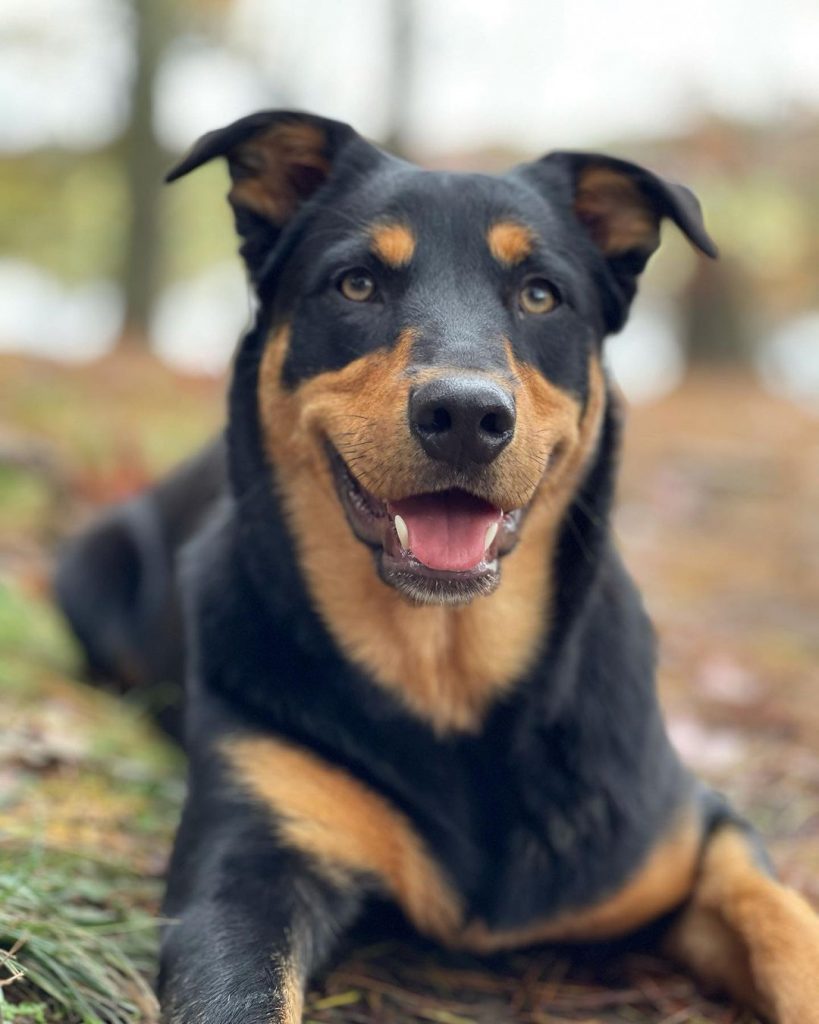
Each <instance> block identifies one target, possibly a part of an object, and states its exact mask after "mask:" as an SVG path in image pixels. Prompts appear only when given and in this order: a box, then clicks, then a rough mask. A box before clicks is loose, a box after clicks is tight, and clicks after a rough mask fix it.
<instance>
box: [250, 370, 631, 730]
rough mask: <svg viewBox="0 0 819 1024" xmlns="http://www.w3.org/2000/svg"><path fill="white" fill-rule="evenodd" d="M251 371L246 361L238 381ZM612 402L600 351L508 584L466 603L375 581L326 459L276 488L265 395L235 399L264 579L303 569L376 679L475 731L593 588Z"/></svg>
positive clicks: (255, 550) (254, 551) (281, 471)
mask: <svg viewBox="0 0 819 1024" xmlns="http://www.w3.org/2000/svg"><path fill="white" fill-rule="evenodd" d="M242 370H243V368H242V365H241V362H240V364H239V365H238V366H237V380H238V381H239V383H237V384H235V385H234V388H235V389H237V388H238V387H239V386H240V385H241V379H242ZM253 376H254V374H253V373H250V374H249V375H248V377H247V378H246V379H247V380H248V381H249V380H250V379H251V378H252V377H253ZM607 398H608V396H607V392H606V384H605V379H604V375H603V372H602V370H601V368H600V365H599V363H597V361H596V360H595V361H594V363H593V366H592V379H591V382H590V392H589V398H588V401H587V403H586V408H585V410H584V413H583V417H582V422H581V426H580V435H581V437H580V442H579V444H578V445H577V446H576V447H575V449H574V450H573V451H572V452H571V453H569V454H568V455H567V457H566V458H565V459H564V461H563V462H562V463H560V464H559V465H558V466H556V467H555V471H554V473H553V474H552V475H550V476H549V477H548V478H546V479H545V480H544V482H543V484H542V485H541V489H540V492H539V493H538V495H537V496H536V498H535V500H534V502H533V504H532V506H531V507H530V509H529V512H528V515H527V519H526V522H525V524H524V527H523V530H522V536H521V539H520V542H519V544H518V546H517V547H516V549H515V550H514V551H513V552H511V553H510V554H509V555H507V556H506V557H505V558H504V560H503V565H502V577H501V583H500V586H499V587H498V589H497V590H496V591H495V592H494V593H493V594H491V595H489V596H487V597H480V598H476V599H475V600H473V601H472V603H470V604H469V605H466V606H461V607H446V606H423V607H421V606H413V605H411V604H409V603H408V602H407V600H406V598H404V597H402V596H401V595H400V594H399V593H397V592H396V591H395V590H394V589H393V588H391V587H389V586H388V585H387V584H385V583H383V582H382V581H381V580H380V579H379V577H378V575H377V573H376V571H375V567H374V565H373V558H372V554H371V552H370V551H369V550H368V549H367V548H366V547H365V546H364V545H362V544H361V543H360V542H359V541H358V540H356V539H355V538H354V537H353V535H352V533H351V531H350V528H349V526H348V524H347V522H346V519H345V517H344V515H343V513H342V512H341V509H340V507H339V505H338V498H337V496H336V494H335V492H334V490H333V487H332V484H331V482H330V480H329V477H328V475H327V472H326V468H325V467H323V466H322V465H320V464H317V465H316V466H315V472H314V474H312V476H311V480H310V483H309V485H305V481H304V474H302V478H301V481H300V482H297V481H295V480H293V479H289V478H288V476H287V474H288V469H287V467H279V468H278V469H277V477H278V481H277V482H278V487H273V486H271V481H270V466H269V462H270V459H266V458H265V454H264V452H263V450H262V449H263V444H262V438H261V434H260V431H259V427H258V421H257V420H256V419H255V417H254V418H249V417H248V416H247V414H246V412H245V411H244V410H246V409H247V407H248V406H250V407H251V409H252V408H253V407H254V404H255V403H254V402H253V401H250V402H246V401H245V402H238V401H237V402H234V403H233V404H234V409H235V411H236V412H237V413H238V414H239V415H238V417H236V418H234V419H232V424H231V462H232V476H233V486H234V491H235V493H236V495H237V510H238V515H239V517H240V523H239V527H240V535H242V534H243V535H244V536H245V537H246V539H247V541H248V542H249V544H250V545H251V548H250V550H248V564H249V565H250V567H251V571H252V573H253V575H254V577H255V579H256V582H257V585H259V586H261V587H262V588H263V589H265V590H268V591H269V590H270V588H282V589H287V590H288V591H289V593H290V594H291V596H292V591H290V588H288V586H287V583H286V581H287V580H288V579H290V580H293V575H294V574H293V571H292V570H293V569H295V570H296V573H297V574H298V575H299V576H300V577H301V580H300V582H301V583H302V586H303V588H304V589H305V590H306V593H307V595H309V601H310V604H311V605H312V607H313V609H314V611H315V612H316V613H317V615H318V617H319V618H320V620H321V622H322V623H323V625H324V627H325V628H326V630H327V631H328V632H329V634H330V635H331V636H332V638H333V640H334V642H335V644H336V645H337V646H338V648H340V650H341V651H342V652H343V653H344V655H345V656H346V658H347V659H348V660H349V661H350V662H352V663H353V664H355V665H357V666H358V667H359V668H360V669H362V670H363V672H364V673H365V674H366V676H367V677H368V678H369V679H370V680H372V681H373V682H375V683H376V684H378V685H381V686H383V687H385V688H387V689H388V690H390V691H391V692H392V693H394V694H395V695H397V696H398V697H399V699H400V700H401V701H402V702H403V703H404V704H405V706H407V707H408V709H409V710H410V711H412V712H413V713H414V714H415V715H417V716H419V717H420V718H421V719H422V720H424V721H426V722H427V723H428V724H430V725H431V726H432V728H433V729H434V730H435V731H436V732H437V733H438V734H441V735H443V734H447V733H469V732H476V731H478V730H479V729H480V727H481V724H482V722H483V720H484V718H485V715H486V713H487V712H488V709H489V708H490V706H491V705H492V704H493V703H494V702H495V701H496V700H497V699H498V698H499V697H501V696H502V695H503V694H504V693H507V692H508V691H509V690H510V689H511V688H512V687H513V686H514V684H515V683H517V682H519V681H521V680H522V679H523V678H525V677H526V675H527V673H528V672H529V671H530V670H531V669H532V667H533V666H534V664H535V662H536V661H537V659H538V656H539V655H541V654H542V653H543V648H544V644H548V643H549V642H550V639H549V638H550V637H551V638H553V640H554V639H555V638H557V637H558V635H559V634H560V633H561V631H565V630H566V628H567V627H568V625H569V624H570V623H571V621H572V620H573V619H574V618H575V617H576V615H577V607H578V605H579V603H581V602H582V599H583V595H584V593H585V592H586V591H587V590H588V587H589V585H590V582H591V572H592V568H593V565H594V564H596V562H597V560H596V559H594V558H592V553H591V549H592V548H595V547H599V545H600V543H601V540H602V539H603V538H604V537H605V535H606V534H607V522H608V508H609V504H610V496H611V486H610V477H611V474H612V472H613V463H614V459H615V447H616V436H615V435H616V429H615V423H614V418H613V416H612V414H611V410H610V409H609V411H608V412H607V407H608V406H610V404H611V403H610V401H607ZM242 416H243V417H244V420H243V419H242V418H241V417H242ZM248 442H250V443H249V444H248ZM276 492H278V495H279V496H280V497H278V498H277V496H276ZM277 506H278V508H277ZM282 519H283V520H284V521H285V522H286V523H287V524H288V531H289V533H290V538H289V540H290V543H286V542H285V543H282V541H283V539H284V538H283V537H282V536H281V534H279V536H278V537H274V533H275V532H276V531H275V530H274V529H273V523H274V522H278V523H279V524H280V523H281V521H282ZM294 547H295V551H296V555H295V558H294V556H293V548H294ZM288 560H290V561H291V562H292V563H293V564H292V565H291V566H286V565H285V562H286V561H288ZM262 567H263V568H262ZM260 569H261V571H259V570H260ZM567 578H568V579H569V580H570V581H571V582H570V584H569V589H568V590H567V591H566V592H565V593H563V592H558V591H557V590H556V586H555V583H554V581H555V579H561V580H563V579H567Z"/></svg>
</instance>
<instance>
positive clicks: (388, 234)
mask: <svg viewBox="0 0 819 1024" xmlns="http://www.w3.org/2000/svg"><path fill="white" fill-rule="evenodd" d="M370 239H371V242H372V250H373V252H374V253H375V254H376V256H377V257H378V258H379V259H380V260H381V261H382V262H383V263H386V264H387V266H388V267H392V268H393V269H394V270H399V269H400V268H401V267H405V266H406V265H407V264H408V263H409V262H410V260H411V259H412V255H413V253H414V252H415V235H414V234H413V233H412V231H411V230H410V229H409V228H408V227H407V225H406V224H377V225H376V226H375V227H374V228H373V229H372V231H371V232H370Z"/></svg>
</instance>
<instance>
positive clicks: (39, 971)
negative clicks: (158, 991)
mask: <svg viewBox="0 0 819 1024" xmlns="http://www.w3.org/2000/svg"><path fill="white" fill-rule="evenodd" d="M144 888H145V882H144V881H143V880H141V879H140V878H139V877H138V876H135V875H134V873H133V872H132V871H130V870H128V869H127V868H124V867H122V866H119V867H118V866H114V865H111V864H106V863H104V862H101V861H97V860H94V859H92V858H90V857H87V856H86V857H83V856H72V855H69V854H64V853H63V854H56V853H54V852H50V851H47V850H43V849H39V850H38V849H37V848H33V849H32V848H30V847H26V846H22V847H21V846H19V845H17V844H10V845H9V846H8V847H7V848H6V849H4V850H3V851H2V853H0V949H4V950H6V953H5V954H0V972H2V973H0V985H2V987H0V1012H1V1013H2V1016H1V1017H0V1019H2V1020H3V1021H14V1022H17V1024H23V1022H25V1021H28V1020H30V1021H31V1022H32V1024H34V1022H38V1021H42V1022H45V1021H49V1020H55V1019H61V1020H70V1021H82V1022H83V1024H138V1022H145V1021H149V1020H151V1019H152V1018H153V1017H155V1015H156V1003H155V998H154V995H153V992H152V990H151V987H150V984H149V983H148V981H147V979H148V977H149V976H150V973H151V971H152V968H153V963H154V958H155V946H156V929H157V921H156V918H155V916H154V915H153V914H152V913H150V912H148V911H147V910H146V909H144V908H143V907H140V906H139V905H138V903H137V902H136V900H138V898H139V894H140V892H141V890H143V889H144ZM123 894H124V895H123ZM146 897H147V900H146V902H147V901H151V900H152V899H153V897H154V893H147V894H146Z"/></svg>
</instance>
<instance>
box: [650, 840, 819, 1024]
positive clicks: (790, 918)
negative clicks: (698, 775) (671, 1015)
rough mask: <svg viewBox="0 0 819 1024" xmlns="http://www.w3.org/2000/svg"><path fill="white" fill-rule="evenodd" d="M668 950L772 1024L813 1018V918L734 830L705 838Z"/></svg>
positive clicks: (816, 1008) (816, 999) (818, 1018)
mask: <svg viewBox="0 0 819 1024" xmlns="http://www.w3.org/2000/svg"><path fill="white" fill-rule="evenodd" d="M668 949H669V952H670V953H671V955H672V956H674V957H675V958H676V959H678V960H680V961H681V962H682V963H684V964H685V965H686V966H688V967H689V968H690V969H691V970H692V971H693V972H694V973H695V974H697V975H699V976H700V977H701V979H702V980H703V981H705V982H706V983H707V984H710V985H712V986H714V987H717V988H720V989H722V990H724V991H727V992H729V993H730V994H731V995H732V996H734V998H736V999H737V1000H739V1001H741V1002H744V1003H746V1004H748V1005H750V1006H752V1007H754V1008H755V1009H756V1010H757V1011H758V1012H760V1013H762V1014H763V1015H765V1016H766V1017H767V1018H769V1019H770V1020H772V1021H775V1022H776V1024H816V1022H819V918H817V916H816V915H815V914H814V912H813V911H812V910H811V908H810V906H809V905H808V903H807V902H806V901H805V900H804V899H803V898H802V897H801V896H799V895H797V893H795V892H794V891H793V890H791V889H787V888H786V887H785V886H783V885H780V884H779V883H777V882H775V881H774V880H773V879H771V878H769V877H768V876H767V875H766V874H764V873H763V871H762V870H761V869H760V868H759V867H758V866H757V865H756V864H755V863H754V860H753V855H752V851H751V848H750V845H749V843H748V840H747V838H746V837H745V836H743V835H742V833H740V832H739V831H738V830H736V829H733V828H725V829H723V830H722V831H720V832H718V833H717V835H716V836H714V838H713V839H712V840H711V842H710V843H709V845H708V848H707V849H706V852H705V855H704V858H703V863H702V869H701V873H700V877H699V881H698V882H697V885H696V887H695V889H694V893H693V897H692V901H691V905H690V907H689V909H688V910H687V911H686V913H685V915H684V916H683V918H682V919H681V920H680V922H679V923H678V925H677V926H676V927H675V928H674V930H673V931H672V933H671V934H670V935H669V939H668Z"/></svg>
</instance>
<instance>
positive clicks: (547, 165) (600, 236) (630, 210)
mask: <svg viewBox="0 0 819 1024" xmlns="http://www.w3.org/2000/svg"><path fill="white" fill-rule="evenodd" d="M519 171H520V173H522V175H523V176H524V178H526V180H527V181H529V183H530V184H534V185H535V187H536V188H538V190H539V191H541V192H545V193H547V194H548V198H549V199H551V200H552V201H554V200H555V199H562V200H563V201H567V202H568V204H569V206H570V208H571V211H572V213H573V215H574V216H575V217H576V219H577V220H578V221H579V222H580V223H581V224H582V225H583V227H584V229H585V230H586V232H587V233H588V235H589V236H590V238H591V240H592V241H593V242H594V244H595V245H596V246H597V248H598V249H599V250H600V251H601V252H602V254H603V256H604V257H605V259H606V261H607V263H608V265H609V267H610V269H611V270H612V272H613V273H614V276H615V278H616V280H617V282H618V283H619V285H620V288H621V291H622V298H623V299H624V300H625V302H624V304H623V308H622V318H624V317H625V312H626V308H627V305H628V302H629V301H630V300H631V299H632V297H633V296H634V292H635V290H636V287H637V276H638V275H639V274H640V273H641V272H642V270H643V268H644V267H645V265H646V263H647V262H648V259H649V257H650V256H651V254H652V253H653V252H654V251H655V250H656V249H657V247H658V246H659V244H660V224H661V222H662V220H663V218H665V217H667V218H669V220H672V221H673V222H674V223H675V224H676V225H677V227H678V228H679V229H680V231H682V233H683V234H684V235H685V236H686V238H688V240H689V241H690V242H691V244H692V245H694V246H695V247H696V248H697V249H699V250H700V252H703V253H705V255H706V256H710V257H712V258H715V257H716V256H717V247H716V246H715V245H714V242H713V241H712V239H711V238H710V237H709V235H708V232H707V231H706V230H705V224H704V223H703V219H702V210H701V208H700V204H699V202H698V201H697V198H696V196H695V195H694V193H693V192H691V191H689V190H688V189H687V188H685V187H684V186H683V185H677V184H674V183H673V182H669V181H665V180H664V179H663V178H661V177H659V176H658V175H656V174H653V173H652V172H651V171H648V170H646V169H645V168H644V167H640V166H638V165H637V164H632V163H629V162H628V161H626V160H617V159H615V158H614V157H609V156H603V155H602V154H599V153H570V152H555V153H549V154H547V155H546V156H545V157H543V158H542V159H541V160H537V161H535V162H534V163H531V164H526V165H524V166H523V167H522V168H520V169H519ZM612 326H613V329H616V327H619V326H622V323H619V324H616V325H612Z"/></svg>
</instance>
